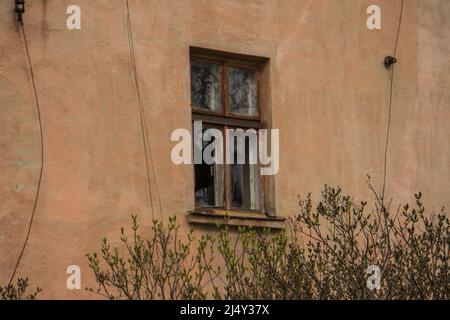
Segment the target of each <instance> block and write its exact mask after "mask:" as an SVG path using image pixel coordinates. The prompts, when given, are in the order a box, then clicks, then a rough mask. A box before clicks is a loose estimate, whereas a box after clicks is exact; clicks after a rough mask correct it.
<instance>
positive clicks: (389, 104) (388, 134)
mask: <svg viewBox="0 0 450 320" xmlns="http://www.w3.org/2000/svg"><path fill="white" fill-rule="evenodd" d="M403 4H404V0H401V5H400V14H399V18H398V26H397V36H396V39H395V46H394V58H396V55H397V48H398V39H399V36H400V27H401V25H402V16H403ZM390 68H391V72H390V84H389V102H388V120H387V129H386V143H385V146H384V167H383V185H382V190H381V200H382V201H383V203H384V192H385V189H386V175H387V158H388V147H389V136H390V128H391V114H392V92H393V83H394V69H395V67H394V64H392V65H391V67H390Z"/></svg>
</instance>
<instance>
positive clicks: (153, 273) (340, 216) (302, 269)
mask: <svg viewBox="0 0 450 320" xmlns="http://www.w3.org/2000/svg"><path fill="white" fill-rule="evenodd" d="M369 188H370V190H371V191H372V193H373V195H374V205H373V206H372V209H370V210H369V209H367V207H368V206H367V203H366V202H361V203H359V204H356V203H355V202H354V201H353V199H352V198H351V197H349V196H347V195H344V194H343V192H342V190H341V189H340V188H332V187H328V186H325V189H324V191H323V192H322V199H321V200H320V201H319V202H318V203H317V205H315V206H313V202H312V200H311V196H310V195H308V196H307V197H306V198H305V199H300V201H299V206H300V212H299V214H297V215H296V216H293V217H291V218H289V219H288V226H289V228H288V231H287V232H284V231H283V232H278V233H274V232H270V231H269V230H254V229H239V230H238V232H232V231H231V230H229V229H228V228H224V229H223V230H222V231H221V232H220V233H219V234H218V235H216V236H213V235H205V236H203V237H202V238H201V239H200V240H199V241H198V243H196V244H197V249H196V250H195V251H192V252H191V248H192V247H193V246H194V242H193V238H192V231H191V232H190V233H189V235H188V238H187V241H184V242H183V241H181V240H180V239H179V235H178V227H177V224H176V221H175V218H171V219H170V221H169V223H168V225H167V227H165V226H163V224H162V223H161V222H158V221H154V222H153V230H152V236H151V238H150V240H144V239H143V238H142V237H141V236H140V235H139V234H138V224H137V219H136V217H135V216H134V217H133V227H132V230H133V239H132V241H130V240H129V239H128V238H127V237H126V236H125V235H124V231H123V229H122V233H121V234H122V236H121V241H122V243H123V244H124V247H125V249H126V250H125V253H122V254H121V253H120V252H121V251H120V250H119V248H117V247H114V248H111V246H110V245H109V244H108V242H107V240H106V239H105V240H104V242H103V244H102V249H101V256H99V255H97V254H96V253H93V254H88V258H89V262H90V267H91V269H92V270H93V271H94V274H95V277H96V281H97V283H98V285H99V287H98V289H97V290H92V289H91V290H92V291H95V292H97V293H99V294H102V295H104V296H106V297H107V298H110V299H116V298H127V299H204V298H207V297H214V298H216V299H249V300H251V299H449V298H450V286H449V284H450V277H449V266H448V264H449V254H450V223H449V219H448V218H447V217H446V214H445V212H444V210H443V209H442V210H441V212H440V213H438V214H437V215H436V216H428V215H426V214H425V208H424V206H423V204H422V200H421V199H422V195H421V194H420V193H419V194H416V195H415V206H414V208H412V209H411V208H410V207H409V206H408V205H404V206H403V207H400V208H398V209H397V210H395V212H392V211H391V209H390V205H389V204H388V205H386V204H385V201H384V199H382V198H380V197H379V195H378V194H377V193H376V191H375V190H374V188H373V187H372V186H371V184H370V180H369ZM369 266H377V267H378V268H379V269H380V270H381V282H380V288H378V289H373V288H372V290H371V289H369V288H368V285H367V283H368V277H369V275H370V274H369V273H368V268H369Z"/></svg>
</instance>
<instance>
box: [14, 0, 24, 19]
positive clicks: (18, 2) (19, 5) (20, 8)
mask: <svg viewBox="0 0 450 320" xmlns="http://www.w3.org/2000/svg"><path fill="white" fill-rule="evenodd" d="M14 11H15V12H16V13H17V20H18V21H19V23H20V24H23V19H22V14H24V13H25V0H15V9H14Z"/></svg>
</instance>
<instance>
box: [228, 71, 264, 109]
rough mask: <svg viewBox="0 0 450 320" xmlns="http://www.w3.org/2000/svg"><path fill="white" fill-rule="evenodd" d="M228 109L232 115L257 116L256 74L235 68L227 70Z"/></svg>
mask: <svg viewBox="0 0 450 320" xmlns="http://www.w3.org/2000/svg"><path fill="white" fill-rule="evenodd" d="M228 90H229V94H228V96H229V108H230V111H231V112H233V113H239V114H243V115H250V116H253V115H256V114H257V111H258V110H257V106H258V101H257V100H258V99H257V90H256V72H255V71H252V70H249V69H243V68H236V67H229V68H228Z"/></svg>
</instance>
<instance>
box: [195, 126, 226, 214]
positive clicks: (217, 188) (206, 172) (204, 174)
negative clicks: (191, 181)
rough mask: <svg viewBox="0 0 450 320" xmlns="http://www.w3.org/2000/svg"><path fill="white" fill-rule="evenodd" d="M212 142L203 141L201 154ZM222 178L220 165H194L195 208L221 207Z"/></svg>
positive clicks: (222, 193)
mask: <svg viewBox="0 0 450 320" xmlns="http://www.w3.org/2000/svg"><path fill="white" fill-rule="evenodd" d="M205 130H206V129H204V130H203V131H205ZM213 141H214V140H212V141H203V149H202V154H203V150H204V149H205V148H206V146H208V145H209V144H210V143H212V142H213ZM223 177H224V173H223V165H222V164H215V163H214V164H211V165H210V164H206V163H202V164H196V165H195V205H196V206H197V207H223V202H224V201H223V195H224V181H223V180H224V179H223Z"/></svg>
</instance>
